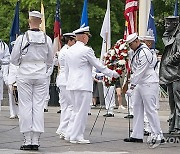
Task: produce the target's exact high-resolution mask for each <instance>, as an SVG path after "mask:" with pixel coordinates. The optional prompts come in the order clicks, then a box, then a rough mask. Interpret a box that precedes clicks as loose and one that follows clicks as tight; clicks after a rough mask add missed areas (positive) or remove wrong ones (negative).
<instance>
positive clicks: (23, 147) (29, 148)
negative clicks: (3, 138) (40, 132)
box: [20, 145, 32, 150]
mask: <svg viewBox="0 0 180 154" xmlns="http://www.w3.org/2000/svg"><path fill="white" fill-rule="evenodd" d="M31 148H32V145H21V147H20V150H31Z"/></svg>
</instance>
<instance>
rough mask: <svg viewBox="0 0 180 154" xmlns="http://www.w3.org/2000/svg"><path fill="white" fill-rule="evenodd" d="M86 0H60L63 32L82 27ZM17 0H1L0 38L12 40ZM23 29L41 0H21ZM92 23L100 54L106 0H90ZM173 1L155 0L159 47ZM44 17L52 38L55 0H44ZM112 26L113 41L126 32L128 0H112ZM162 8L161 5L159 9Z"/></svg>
mask: <svg viewBox="0 0 180 154" xmlns="http://www.w3.org/2000/svg"><path fill="white" fill-rule="evenodd" d="M83 1H84V0H60V17H61V24H62V32H63V33H66V32H72V31H73V30H75V29H77V28H79V26H80V18H81V12H82V7H83ZM16 2H17V0H1V1H0V21H1V24H0V29H1V31H0V38H1V39H3V40H4V41H5V42H7V43H9V33H10V29H11V24H12V20H13V17H14V9H15V5H16ZM20 2H21V3H20V30H21V32H22V33H23V32H25V31H26V30H27V27H28V22H27V19H28V11H30V10H31V11H32V10H39V11H40V2H41V0H20ZM88 2H89V3H88V16H89V25H90V30H91V33H92V36H93V37H92V38H91V39H90V42H89V45H90V46H92V47H93V49H94V50H95V51H96V54H97V56H99V55H100V50H101V44H102V38H101V37H100V35H99V34H100V30H101V26H102V23H103V19H104V15H105V12H106V3H107V0H98V1H97V0H89V1H88ZM174 2H175V0H174V1H172V0H153V5H154V11H155V22H156V27H157V34H158V42H157V45H156V47H157V48H158V49H159V50H160V51H163V43H162V40H161V38H162V34H163V32H164V17H166V16H168V15H173V10H174ZM43 3H44V8H45V17H46V33H47V34H48V35H49V36H50V37H51V38H53V24H54V15H55V5H56V0H44V1H43ZM110 3H111V30H112V33H111V35H112V45H113V44H114V43H115V42H116V41H117V40H118V39H120V38H123V33H124V23H125V19H124V15H123V13H124V6H125V0H111V1H110ZM159 8H161V9H159Z"/></svg>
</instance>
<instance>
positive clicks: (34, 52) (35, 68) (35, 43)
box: [11, 30, 53, 79]
mask: <svg viewBox="0 0 180 154" xmlns="http://www.w3.org/2000/svg"><path fill="white" fill-rule="evenodd" d="M11 62H12V64H14V65H17V66H19V69H18V75H17V77H18V76H19V77H25V78H31V79H39V78H47V75H46V72H47V70H48V69H49V68H50V67H52V64H53V52H52V40H51V38H50V37H49V36H47V35H45V33H44V32H42V31H32V30H28V31H27V32H26V33H25V34H24V35H20V36H19V37H18V38H17V39H16V42H15V45H14V48H13V50H12V53H11Z"/></svg>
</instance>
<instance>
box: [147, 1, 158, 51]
mask: <svg viewBox="0 0 180 154" xmlns="http://www.w3.org/2000/svg"><path fill="white" fill-rule="evenodd" d="M147 35H149V36H153V37H154V38H155V43H156V41H157V33H156V25H155V22H154V8H153V5H152V2H151V8H150V12H149V20H148V26H147ZM155 43H154V44H153V48H155Z"/></svg>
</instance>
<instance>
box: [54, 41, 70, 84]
mask: <svg viewBox="0 0 180 154" xmlns="http://www.w3.org/2000/svg"><path fill="white" fill-rule="evenodd" d="M68 49H69V46H68V45H67V44H65V45H64V46H63V47H62V49H61V50H60V52H59V53H58V63H59V66H60V70H59V71H60V72H59V75H58V76H57V79H56V85H57V86H58V87H59V86H61V85H62V86H66V77H65V55H66V52H68Z"/></svg>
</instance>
